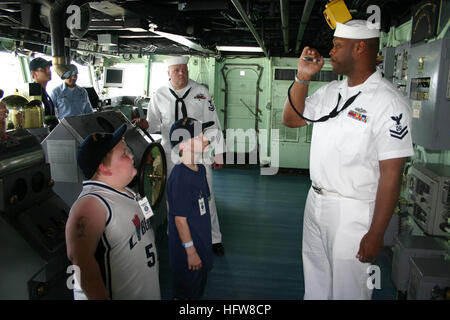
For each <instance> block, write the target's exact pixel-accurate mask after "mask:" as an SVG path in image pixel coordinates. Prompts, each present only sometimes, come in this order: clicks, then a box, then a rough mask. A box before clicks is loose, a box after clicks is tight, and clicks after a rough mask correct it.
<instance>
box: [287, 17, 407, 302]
mask: <svg viewBox="0 0 450 320" xmlns="http://www.w3.org/2000/svg"><path fill="white" fill-rule="evenodd" d="M378 37H379V30H378V29H375V28H373V27H372V26H371V25H368V24H367V23H366V21H363V20H352V21H349V22H347V23H346V24H345V25H344V24H340V23H337V27H336V31H335V33H334V40H333V45H334V46H333V48H332V50H331V51H330V57H331V63H332V66H333V71H335V72H337V73H339V74H344V75H346V76H347V78H346V79H345V80H342V81H333V82H331V83H329V84H327V85H325V86H323V87H322V88H320V89H319V90H317V91H316V92H315V93H314V94H313V95H312V96H310V97H308V98H306V95H307V90H308V83H309V81H310V79H311V77H312V76H313V75H314V74H315V73H317V72H319V71H320V69H321V68H322V66H323V64H324V61H323V57H321V56H320V55H319V53H318V52H317V51H316V50H315V49H312V48H309V47H305V48H304V50H303V52H302V55H301V57H300V59H299V62H298V74H297V76H296V81H295V83H294V84H293V86H292V87H291V90H290V94H289V99H288V100H287V101H286V104H285V109H284V115H283V122H284V124H285V125H286V126H288V127H300V126H303V125H306V124H309V123H311V122H315V123H314V127H313V135H312V141H311V154H310V157H311V158H310V176H311V180H312V187H311V189H310V191H309V193H308V198H307V201H306V207H305V213H304V221H303V245H302V255H303V271H304V279H305V296H304V299H370V298H371V294H372V289H373V287H374V285H373V283H372V277H371V276H372V274H371V272H372V269H371V268H370V266H371V263H372V262H374V261H375V260H376V258H377V256H378V254H379V253H380V252H381V250H382V247H383V234H384V232H385V230H386V227H387V225H388V223H389V220H390V218H391V215H392V213H393V211H394V207H395V204H396V202H397V198H398V194H399V189H400V175H401V171H402V168H403V165H404V163H405V161H406V158H407V157H409V156H411V155H413V147H412V141H411V131H410V130H411V126H410V117H411V116H410V111H409V107H408V103H407V101H406V99H405V98H404V97H403V96H402V95H401V94H400V92H398V90H397V89H396V88H395V87H394V86H393V85H392V84H391V83H390V82H389V81H387V80H386V79H384V78H383V77H382V75H381V72H380V71H376V64H375V59H376V56H377V52H378ZM305 57H312V58H313V59H314V60H313V61H308V60H306V59H305ZM292 105H293V106H294V107H295V108H296V110H295V109H294V108H293V107H292ZM373 279H376V276H375V277H373Z"/></svg>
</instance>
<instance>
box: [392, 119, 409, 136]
mask: <svg viewBox="0 0 450 320" xmlns="http://www.w3.org/2000/svg"><path fill="white" fill-rule="evenodd" d="M402 117H403V114H402V113H400V115H399V116H398V117H395V116H393V117H391V119H392V120H394V121H395V124H394V125H393V126H392V127H391V128H390V129H389V133H390V134H391V137H393V138H397V139H400V140H402V139H403V137H405V136H406V134H407V133H408V126H403V125H402V124H401V122H400V121H401V120H402Z"/></svg>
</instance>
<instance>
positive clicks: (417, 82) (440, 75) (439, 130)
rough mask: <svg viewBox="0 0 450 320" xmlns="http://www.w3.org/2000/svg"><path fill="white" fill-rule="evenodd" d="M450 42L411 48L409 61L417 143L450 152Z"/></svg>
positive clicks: (415, 139) (414, 136) (423, 44)
mask: <svg viewBox="0 0 450 320" xmlns="http://www.w3.org/2000/svg"><path fill="white" fill-rule="evenodd" d="M449 50H450V39H449V38H446V39H440V40H435V41H433V42H429V43H421V44H417V45H411V49H410V57H409V58H408V69H407V75H408V81H409V96H408V97H409V99H410V106H411V108H412V124H411V125H412V129H411V131H412V138H413V142H414V143H416V144H419V145H421V146H424V147H425V148H428V149H431V150H450V138H449V137H450V125H449V123H450V109H449V104H450V101H449V100H450V89H449V87H450V77H449V66H450V54H449V52H450V51H449Z"/></svg>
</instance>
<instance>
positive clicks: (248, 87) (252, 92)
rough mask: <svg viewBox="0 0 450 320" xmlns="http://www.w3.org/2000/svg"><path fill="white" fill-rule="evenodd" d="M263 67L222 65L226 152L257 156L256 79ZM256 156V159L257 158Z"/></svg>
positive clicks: (257, 110) (258, 119)
mask: <svg viewBox="0 0 450 320" xmlns="http://www.w3.org/2000/svg"><path fill="white" fill-rule="evenodd" d="M262 70H263V67H261V66H260V65H257V64H225V65H224V66H223V68H222V76H223V79H224V84H225V89H224V91H225V108H224V113H225V114H224V127H225V129H226V131H225V134H226V138H227V147H228V151H229V152H233V153H238V154H240V153H250V154H254V155H256V157H258V156H257V154H258V150H259V146H258V132H259V126H260V125H261V123H262V120H261V118H260V117H261V110H260V109H259V107H258V104H259V92H260V91H261V89H260V88H259V82H260V79H261V74H262ZM258 159H259V158H258Z"/></svg>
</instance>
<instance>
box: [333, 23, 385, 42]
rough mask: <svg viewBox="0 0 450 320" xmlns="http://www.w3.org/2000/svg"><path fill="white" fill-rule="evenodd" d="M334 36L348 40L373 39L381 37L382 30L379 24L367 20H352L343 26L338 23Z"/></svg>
mask: <svg viewBox="0 0 450 320" xmlns="http://www.w3.org/2000/svg"><path fill="white" fill-rule="evenodd" d="M334 36H335V37H339V38H346V39H371V38H379V37H380V29H379V27H378V28H377V24H373V23H370V22H368V21H366V20H350V21H348V22H347V23H345V24H343V23H340V22H336V30H335V31H334Z"/></svg>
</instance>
